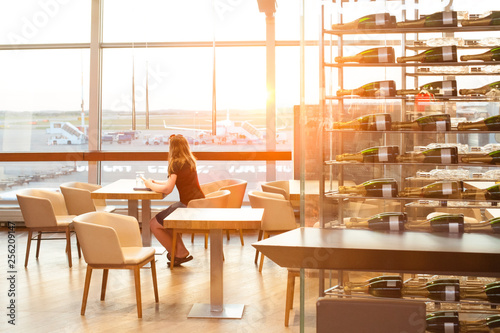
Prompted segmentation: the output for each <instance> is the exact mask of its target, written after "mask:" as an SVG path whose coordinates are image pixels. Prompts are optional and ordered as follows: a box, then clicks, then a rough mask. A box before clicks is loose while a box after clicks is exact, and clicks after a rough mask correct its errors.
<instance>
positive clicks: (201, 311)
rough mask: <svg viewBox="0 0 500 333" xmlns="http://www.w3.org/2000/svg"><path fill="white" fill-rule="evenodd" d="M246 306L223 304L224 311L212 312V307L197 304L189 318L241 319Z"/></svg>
mask: <svg viewBox="0 0 500 333" xmlns="http://www.w3.org/2000/svg"><path fill="white" fill-rule="evenodd" d="M244 307H245V305H244V304H223V305H222V311H212V310H211V308H212V305H210V304H202V303H196V304H194V305H193V307H192V308H191V311H189V314H188V318H219V319H241V318H242V317H243V308H244Z"/></svg>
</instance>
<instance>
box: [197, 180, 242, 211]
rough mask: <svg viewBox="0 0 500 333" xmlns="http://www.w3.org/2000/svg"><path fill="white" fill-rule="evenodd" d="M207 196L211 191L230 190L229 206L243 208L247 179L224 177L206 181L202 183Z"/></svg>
mask: <svg viewBox="0 0 500 333" xmlns="http://www.w3.org/2000/svg"><path fill="white" fill-rule="evenodd" d="M200 186H201V190H202V191H203V193H204V194H205V196H206V195H207V194H209V193H212V192H216V191H222V190H229V191H230V192H231V194H230V195H229V202H228V204H227V207H228V208H241V205H242V204H243V198H244V197H245V191H246V189H247V181H246V180H242V179H223V180H218V181H215V182H210V183H205V184H202V185H200Z"/></svg>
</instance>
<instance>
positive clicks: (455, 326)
mask: <svg viewBox="0 0 500 333" xmlns="http://www.w3.org/2000/svg"><path fill="white" fill-rule="evenodd" d="M425 325H426V328H425V331H426V332H431V333H460V332H461V331H460V322H459V319H458V312H456V311H438V312H432V313H430V314H428V315H427V316H425Z"/></svg>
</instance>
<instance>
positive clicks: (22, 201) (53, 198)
mask: <svg viewBox="0 0 500 333" xmlns="http://www.w3.org/2000/svg"><path fill="white" fill-rule="evenodd" d="M16 196H17V201H18V202H19V207H20V208H21V213H22V215H23V219H24V223H25V224H26V227H27V228H28V244H27V246H26V258H25V261H24V267H27V266H28V259H29V255H30V248H31V240H32V237H33V232H38V235H37V238H36V239H37V245H36V258H37V259H38V255H39V254H40V243H41V241H42V233H44V232H49V233H53V232H64V233H65V234H66V237H65V238H64V239H66V254H67V255H68V264H69V267H71V266H72V260H71V241H70V237H71V230H72V220H73V218H74V217H75V216H74V215H69V214H68V211H67V209H66V205H65V203H64V197H63V195H62V194H61V193H58V192H54V191H48V190H42V189H35V188H31V189H25V190H21V191H19V192H17V194H16ZM50 239H61V238H50ZM77 248H78V257H79V258H80V257H81V253H80V247H79V246H78V240H77Z"/></svg>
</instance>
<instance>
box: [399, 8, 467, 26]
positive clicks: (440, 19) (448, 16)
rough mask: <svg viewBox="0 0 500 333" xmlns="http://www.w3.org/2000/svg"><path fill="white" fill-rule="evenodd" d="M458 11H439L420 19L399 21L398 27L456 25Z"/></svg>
mask: <svg viewBox="0 0 500 333" xmlns="http://www.w3.org/2000/svg"><path fill="white" fill-rule="evenodd" d="M456 26H457V12H455V11H452V12H437V13H433V14H429V15H425V16H424V17H422V18H420V19H418V20H409V21H404V22H397V23H396V27H397V28H430V27H456Z"/></svg>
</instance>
